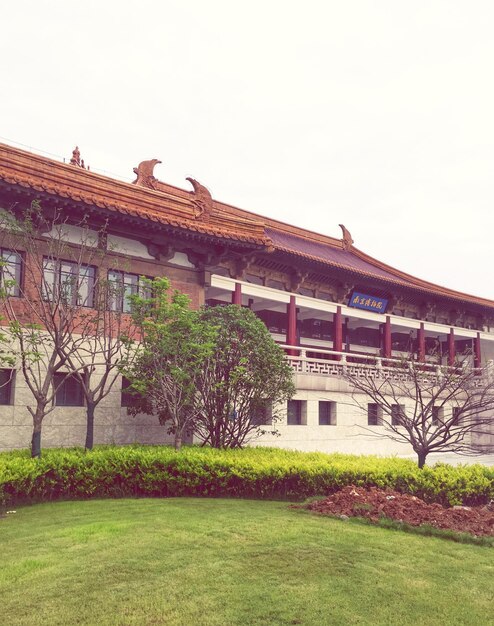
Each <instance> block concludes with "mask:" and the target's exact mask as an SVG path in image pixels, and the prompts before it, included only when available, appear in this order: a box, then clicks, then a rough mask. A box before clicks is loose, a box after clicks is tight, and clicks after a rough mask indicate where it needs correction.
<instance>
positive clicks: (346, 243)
mask: <svg viewBox="0 0 494 626" xmlns="http://www.w3.org/2000/svg"><path fill="white" fill-rule="evenodd" d="M338 226H339V227H340V228H341V232H342V233H343V237H342V238H341V246H342V248H343V250H351V248H352V245H353V243H354V241H353V239H352V236H351V234H350V231H349V230H348V229H347V228H346V227H345V226H344V225H343V224H338Z"/></svg>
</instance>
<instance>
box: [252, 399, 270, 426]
mask: <svg viewBox="0 0 494 626" xmlns="http://www.w3.org/2000/svg"><path fill="white" fill-rule="evenodd" d="M250 421H251V423H252V424H255V425H256V426H269V425H270V424H272V422H273V415H272V406H271V402H264V403H263V404H261V405H260V406H259V408H258V409H256V411H255V412H254V415H252V417H251V419H250Z"/></svg>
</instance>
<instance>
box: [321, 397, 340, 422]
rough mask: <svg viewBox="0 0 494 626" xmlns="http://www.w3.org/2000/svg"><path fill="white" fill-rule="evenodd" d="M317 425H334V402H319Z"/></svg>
mask: <svg viewBox="0 0 494 626" xmlns="http://www.w3.org/2000/svg"><path fill="white" fill-rule="evenodd" d="M319 425H320V426H335V425H336V402H330V401H325V400H321V401H320V402H319Z"/></svg>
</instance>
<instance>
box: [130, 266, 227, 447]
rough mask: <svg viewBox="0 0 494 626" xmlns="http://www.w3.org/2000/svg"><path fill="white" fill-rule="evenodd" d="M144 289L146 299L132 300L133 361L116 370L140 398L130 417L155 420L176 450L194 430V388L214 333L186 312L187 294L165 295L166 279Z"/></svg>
mask: <svg viewBox="0 0 494 626" xmlns="http://www.w3.org/2000/svg"><path fill="white" fill-rule="evenodd" d="M147 284H148V286H149V290H150V297H148V298H144V297H142V296H141V295H134V296H132V298H131V300H132V309H133V311H132V318H133V320H134V323H135V324H136V327H137V328H138V329H139V333H138V337H137V339H138V340H139V343H138V347H137V350H136V353H135V356H134V357H133V361H132V362H131V363H128V362H122V365H121V371H122V373H123V374H124V376H125V377H126V378H128V379H129V381H130V382H131V389H132V390H134V391H135V392H136V393H137V394H139V396H140V397H141V398H142V400H141V401H138V402H137V403H136V405H135V406H134V407H132V408H131V412H132V413H134V414H135V413H138V412H140V411H145V412H147V413H153V414H156V415H158V417H159V419H160V422H161V423H162V424H166V425H168V427H169V432H170V433H172V434H173V435H174V441H175V448H176V449H177V450H178V449H180V447H181V445H182V440H183V438H184V436H185V434H186V433H187V432H191V431H193V429H194V426H195V422H196V419H197V416H198V410H199V404H198V400H199V395H198V393H197V386H198V382H199V379H200V376H201V373H202V368H203V364H204V362H205V360H206V359H207V358H208V357H209V355H210V353H211V351H212V349H213V339H214V336H215V333H216V329H215V328H213V327H211V326H210V325H208V324H206V323H204V321H203V320H201V319H200V316H199V314H198V312H197V311H193V310H191V309H190V302H189V297H188V296H187V295H185V294H183V293H180V292H178V291H174V292H173V293H171V292H170V281H169V280H168V279H167V278H157V279H154V280H152V281H147ZM130 341H131V343H134V341H135V340H132V339H131V340H130Z"/></svg>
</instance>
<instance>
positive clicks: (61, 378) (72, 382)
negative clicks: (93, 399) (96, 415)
mask: <svg viewBox="0 0 494 626" xmlns="http://www.w3.org/2000/svg"><path fill="white" fill-rule="evenodd" d="M53 385H54V387H55V404H56V406H84V393H83V391H82V385H81V381H80V380H79V378H77V376H70V375H67V374H63V373H58V374H55V375H54V378H53Z"/></svg>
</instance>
